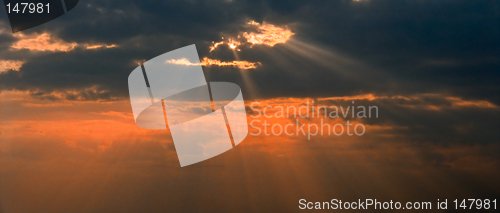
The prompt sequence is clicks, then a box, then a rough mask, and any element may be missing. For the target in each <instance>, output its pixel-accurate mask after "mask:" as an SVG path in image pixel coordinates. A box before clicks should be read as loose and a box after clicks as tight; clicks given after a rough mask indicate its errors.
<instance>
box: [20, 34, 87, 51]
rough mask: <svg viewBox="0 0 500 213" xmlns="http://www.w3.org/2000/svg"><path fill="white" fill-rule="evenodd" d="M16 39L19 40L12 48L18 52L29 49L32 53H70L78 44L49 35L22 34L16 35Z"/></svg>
mask: <svg viewBox="0 0 500 213" xmlns="http://www.w3.org/2000/svg"><path fill="white" fill-rule="evenodd" d="M14 37H16V38H18V39H19V40H18V41H17V42H15V43H14V44H12V46H11V48H12V49H16V50H22V49H27V50H30V51H42V52H45V51H51V52H68V51H71V50H73V49H75V47H76V46H78V44H77V43H76V42H70V43H68V42H65V41H63V40H60V39H57V38H53V37H52V36H51V35H49V34H48V33H42V34H34V35H25V34H22V33H19V34H14Z"/></svg>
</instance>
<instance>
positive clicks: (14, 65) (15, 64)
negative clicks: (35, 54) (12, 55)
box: [0, 60, 24, 73]
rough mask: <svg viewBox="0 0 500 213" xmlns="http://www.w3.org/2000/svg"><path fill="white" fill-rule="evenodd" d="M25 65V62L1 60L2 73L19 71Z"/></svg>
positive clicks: (0, 68)
mask: <svg viewBox="0 0 500 213" xmlns="http://www.w3.org/2000/svg"><path fill="white" fill-rule="evenodd" d="M23 64H24V61H15V60H0V73H2V72H7V71H9V70H14V71H19V69H21V67H22V66H23Z"/></svg>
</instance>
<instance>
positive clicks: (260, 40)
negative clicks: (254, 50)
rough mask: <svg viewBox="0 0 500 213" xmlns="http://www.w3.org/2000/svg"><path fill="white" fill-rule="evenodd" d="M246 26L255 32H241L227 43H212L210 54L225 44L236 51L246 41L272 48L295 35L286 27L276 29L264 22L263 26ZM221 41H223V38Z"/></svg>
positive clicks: (252, 24)
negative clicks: (254, 29)
mask: <svg viewBox="0 0 500 213" xmlns="http://www.w3.org/2000/svg"><path fill="white" fill-rule="evenodd" d="M247 25H249V26H250V27H253V28H256V31H257V32H243V33H240V35H239V36H238V38H228V39H227V41H221V42H217V43H215V42H212V43H213V45H212V46H210V52H212V51H213V50H215V49H216V48H217V46H219V45H221V44H227V45H228V46H229V48H231V49H236V48H238V47H239V46H241V45H242V41H241V40H246V42H248V43H251V44H263V45H267V46H271V47H273V46H274V45H276V44H282V43H286V42H287V41H288V40H289V39H290V37H292V36H293V35H294V34H295V33H292V31H290V30H289V29H288V28H286V27H285V28H282V27H277V26H274V25H272V24H268V23H265V22H264V23H263V24H259V23H257V22H255V21H250V22H248V23H247ZM241 37H243V38H244V39H240V38H241ZM222 39H224V37H223V38H222ZM238 51H239V49H238Z"/></svg>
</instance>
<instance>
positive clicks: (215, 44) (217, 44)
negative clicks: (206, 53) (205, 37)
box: [210, 41, 224, 52]
mask: <svg viewBox="0 0 500 213" xmlns="http://www.w3.org/2000/svg"><path fill="white" fill-rule="evenodd" d="M212 43H213V45H212V46H211V47H210V52H212V51H213V50H215V48H217V46H219V45H221V44H224V42H223V41H221V42H217V43H215V42H213V41H212Z"/></svg>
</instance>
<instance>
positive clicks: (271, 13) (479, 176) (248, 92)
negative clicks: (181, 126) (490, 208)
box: [0, 0, 500, 213]
mask: <svg viewBox="0 0 500 213" xmlns="http://www.w3.org/2000/svg"><path fill="white" fill-rule="evenodd" d="M2 10H3V9H2ZM498 38H500V3H499V2H497V1H467V0H419V1H417V0H398V1H390V0H356V1H352V0H339V1H308V2H305V1H294V0H288V1H277V0H276V1H271V0H257V1H238V0H210V1H195V0H190V1H187V0H182V1H180V0H178V1H129V0H120V1H118V0H101V1H94V0H81V1H80V2H79V4H78V5H77V6H76V7H75V8H74V9H72V10H71V11H69V12H68V13H67V14H65V15H63V16H61V17H59V18H57V19H55V20H53V21H50V22H48V23H45V24H42V25H40V26H37V27H34V28H31V29H28V30H24V31H22V32H16V33H12V30H11V28H10V25H9V19H8V17H7V15H6V13H5V12H1V13H0V213H10V212H165V211H174V212H179V211H181V212H198V211H230V212H234V211H258V212H268V211H298V210H299V208H298V202H299V199H307V200H308V201H309V200H310V201H320V202H323V201H326V202H328V201H330V200H331V199H334V198H335V199H342V200H351V201H354V200H357V199H366V198H372V199H379V200H399V201H436V200H437V199H449V200H454V199H464V198H490V199H495V198H498V197H499V195H500V184H499V183H498V179H499V178H500V173H499V172H498V169H499V168H500V155H499V154H498V153H500V144H499V141H500V133H499V132H498V129H499V127H500V124H499V122H498V120H499V119H500V96H499V94H500V86H499V82H500V72H499V70H500V53H499V51H498V50H499V49H500V39H498ZM191 44H195V45H196V48H197V50H198V54H199V57H200V65H202V66H203V70H204V73H205V76H206V78H207V80H208V81H227V82H233V83H236V84H238V85H239V86H240V87H241V89H242V92H243V97H244V99H245V104H246V106H247V113H248V115H249V117H248V119H249V120H248V122H249V123H250V122H251V121H253V120H259V121H260V122H261V123H262V122H263V121H268V122H272V123H283V124H288V123H293V122H294V119H290V118H265V117H260V118H252V117H250V115H255V111H254V110H252V109H251V104H252V103H254V102H260V103H261V105H262V106H264V105H267V106H303V105H304V104H306V103H308V102H312V101H315V103H316V104H317V105H323V106H332V105H336V106H351V105H353V102H354V103H355V105H363V106H378V109H379V116H378V118H371V119H362V118H361V119H354V120H353V122H355V123H364V124H365V125H366V134H364V135H363V136H359V137H358V136H355V137H352V136H346V135H343V136H331V135H330V136H317V137H313V138H312V139H308V138H307V136H302V135H294V136H288V135H280V136H273V135H271V136H264V135H260V136H254V135H248V136H247V138H246V139H245V140H244V141H243V142H242V143H241V144H240V145H238V146H236V147H235V148H234V149H232V150H231V151H228V152H226V153H224V154H222V155H219V156H217V157H214V158H212V159H209V160H207V161H204V162H201V163H198V164H195V165H192V166H188V167H183V168H181V167H180V166H179V161H178V159H177V155H176V152H175V147H174V145H173V142H172V138H171V135H170V132H169V131H168V130H166V131H161V130H146V129H141V128H140V127H138V126H137V125H135V122H134V118H133V115H132V109H131V106H130V101H129V100H130V99H129V94H128V85H127V78H128V76H129V74H130V73H131V72H132V70H134V69H135V68H136V67H137V66H139V64H140V63H143V62H145V61H147V60H149V59H152V58H154V57H156V56H158V55H161V54H163V53H166V52H169V51H172V50H175V49H178V48H181V47H184V46H187V45H191ZM169 63H176V64H185V65H193V64H190V63H191V62H189V61H186V60H180V59H179V60H173V61H170V62H169ZM345 120H346V119H344V118H337V119H328V120H327V122H330V123H335V122H345ZM300 122H301V123H315V122H319V121H318V120H314V119H301V120H300ZM254 130H255V129H250V130H249V131H250V132H251V133H252V132H253V131H254ZM450 202H451V201H450Z"/></svg>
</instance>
